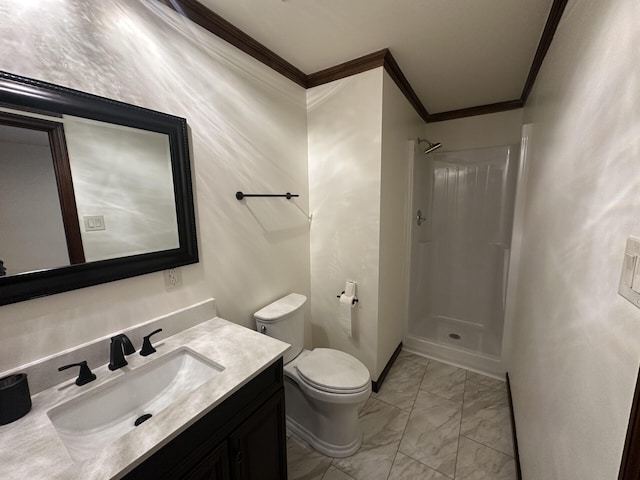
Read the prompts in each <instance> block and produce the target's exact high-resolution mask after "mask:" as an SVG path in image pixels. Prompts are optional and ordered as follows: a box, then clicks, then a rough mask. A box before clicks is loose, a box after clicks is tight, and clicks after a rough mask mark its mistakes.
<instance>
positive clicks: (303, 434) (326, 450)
mask: <svg viewBox="0 0 640 480" xmlns="http://www.w3.org/2000/svg"><path fill="white" fill-rule="evenodd" d="M287 428H288V429H289V430H291V431H292V432H293V433H295V434H296V435H297V436H298V437H300V438H301V439H303V440H304V441H305V442H307V443H308V444H309V445H311V447H312V448H313V449H314V450H316V451H318V452H320V453H322V454H323V455H326V456H327V457H334V458H344V457H350V456H351V455H353V454H354V453H356V452H357V451H358V449H359V448H360V445H362V434H361V435H359V436H358V438H356V439H355V440H354V441H353V442H352V443H351V444H349V445H340V446H337V445H331V444H329V443H327V442H325V441H323V440H321V439H320V438H318V437H316V436H315V435H314V434H313V433H311V432H310V431H309V430H307V429H306V428H304V427H303V426H302V425H300V424H299V423H297V422H296V421H295V420H294V419H292V418H290V417H287Z"/></svg>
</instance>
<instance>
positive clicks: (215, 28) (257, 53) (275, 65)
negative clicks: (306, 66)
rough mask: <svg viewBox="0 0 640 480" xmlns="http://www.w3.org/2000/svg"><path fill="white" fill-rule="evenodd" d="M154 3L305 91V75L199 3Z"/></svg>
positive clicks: (178, 0)
mask: <svg viewBox="0 0 640 480" xmlns="http://www.w3.org/2000/svg"><path fill="white" fill-rule="evenodd" d="M157 1H158V2H160V3H162V4H164V5H166V6H167V7H169V8H171V9H172V10H175V11H176V12H178V13H179V14H180V15H183V16H184V17H186V18H188V19H189V20H191V21H192V22H194V23H197V24H198V25H200V26H201V27H202V28H204V29H205V30H207V31H208V32H210V33H213V34H214V35H216V36H217V37H220V38H221V39H223V40H224V41H226V42H228V43H230V44H231V45H233V46H234V47H236V48H238V49H239V50H241V51H243V52H244V53H246V54H247V55H249V56H251V57H253V58H255V59H256V60H258V61H259V62H262V63H264V64H265V65H266V66H267V67H270V68H272V69H273V70H275V71H276V72H278V73H280V74H281V75H283V76H285V77H287V78H288V79H289V80H291V81H293V82H294V83H297V84H298V85H300V86H301V87H304V88H306V87H307V75H306V74H305V73H304V72H303V71H302V70H299V69H297V68H296V67H294V66H293V65H291V64H290V63H289V62H287V61H286V60H285V59H284V58H282V57H281V56H279V55H278V54H276V53H275V52H273V51H271V50H269V49H268V48H267V47H265V46H264V45H262V44H261V43H260V42H258V41H257V40H255V39H254V38H252V37H250V36H249V35H247V34H246V33H244V32H243V31H242V30H240V29H239V28H238V27H236V26H235V25H233V24H232V23H230V22H228V21H227V20H225V19H224V18H222V17H221V16H220V15H218V14H217V13H215V12H214V11H213V10H210V9H208V8H207V7H205V6H204V5H203V4H201V3H200V2H198V1H196V0H157Z"/></svg>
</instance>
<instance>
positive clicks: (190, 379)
mask: <svg viewBox="0 0 640 480" xmlns="http://www.w3.org/2000/svg"><path fill="white" fill-rule="evenodd" d="M222 370H224V367H222V366H220V365H218V364H217V363H214V362H212V361H210V360H208V359H206V358H204V357H203V356H201V355H199V354H197V353H196V352H194V351H193V350H190V349H188V348H181V349H178V350H175V351H173V352H171V353H168V354H166V355H164V356H162V357H159V358H157V359H155V360H153V361H151V362H149V363H146V364H145V365H142V366H140V367H138V368H136V369H135V370H132V371H130V372H126V373H125V374H124V375H121V376H119V377H117V378H114V379H113V380H111V381H109V382H107V383H105V384H104V385H100V386H99V387H97V388H95V389H94V390H91V391H89V392H87V393H84V394H82V395H78V396H77V397H75V398H73V399H71V400H69V401H67V402H65V403H63V404H61V405H58V406H56V407H54V408H52V409H51V410H49V411H48V412H47V415H48V416H49V419H50V420H51V423H53V426H54V427H55V429H56V431H57V432H58V435H59V436H60V439H61V440H62V442H63V443H64V445H65V447H66V448H67V450H68V451H69V454H70V455H71V458H72V459H73V460H74V461H82V460H85V459H87V458H89V457H91V456H93V455H94V454H95V453H96V452H97V451H98V450H100V449H101V448H102V447H104V446H106V445H108V444H111V443H113V441H114V440H115V439H117V438H120V437H121V436H123V435H124V434H126V433H127V432H129V431H131V430H133V429H134V428H136V425H135V422H136V420H138V419H139V418H140V417H141V416H143V415H146V414H151V415H152V416H153V415H156V414H157V413H159V412H160V411H161V410H163V409H165V408H167V407H168V406H170V405H171V404H172V403H174V402H175V401H176V400H178V399H180V398H182V397H183V396H185V395H187V394H189V393H190V392H192V391H193V390H195V389H196V388H198V387H199V386H200V385H202V384H204V383H205V382H207V381H209V380H211V379H212V378H213V377H215V376H216V375H217V374H218V373H220V372H221V371H222ZM147 421H149V422H153V418H149V419H148V420H147ZM140 425H141V424H140Z"/></svg>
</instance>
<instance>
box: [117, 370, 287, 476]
mask: <svg viewBox="0 0 640 480" xmlns="http://www.w3.org/2000/svg"><path fill="white" fill-rule="evenodd" d="M282 379H283V372H282V359H279V360H278V361H276V362H275V363H274V364H272V365H270V366H269V367H267V369H266V370H265V371H263V372H262V373H260V374H259V375H258V376H257V377H255V378H254V379H253V380H251V381H250V382H249V383H248V384H247V385H245V386H244V387H242V388H241V389H240V390H239V391H237V392H236V393H234V394H233V395H231V396H230V397H229V398H228V399H226V400H225V401H224V402H222V403H221V404H220V405H218V406H217V407H216V408H214V409H213V410H212V411H211V412H209V413H208V414H206V415H205V416H204V417H203V418H201V419H200V420H198V421H196V422H195V423H194V424H193V425H191V426H190V427H189V428H187V429H186V430H185V431H184V432H182V433H181V434H180V435H178V436H177V437H176V438H174V439H173V440H172V441H171V442H169V443H168V444H167V445H165V446H164V447H162V448H161V449H160V450H159V451H157V452H156V453H155V454H153V455H152V456H151V457H150V458H149V459H148V460H146V461H144V462H143V463H142V464H140V465H139V466H138V467H136V468H135V469H134V470H132V471H131V472H130V473H128V474H127V475H126V476H124V479H126V480H133V479H140V480H142V479H144V480H148V479H151V478H153V479H167V480H169V479H171V480H176V479H185V480H286V478H287V459H286V431H285V413H284V387H283V380H282Z"/></svg>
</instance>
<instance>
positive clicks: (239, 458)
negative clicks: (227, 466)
mask: <svg viewBox="0 0 640 480" xmlns="http://www.w3.org/2000/svg"><path fill="white" fill-rule="evenodd" d="M229 444H230V445H231V462H232V467H231V469H232V470H233V473H234V475H233V478H234V480H286V478H287V445H286V431H285V416H284V389H280V390H279V391H278V392H277V393H276V394H274V395H273V396H272V397H271V398H270V399H269V400H267V402H266V403H265V404H264V405H262V406H261V407H260V408H259V409H258V410H257V411H256V412H255V413H254V414H253V415H251V417H249V418H248V419H247V420H246V421H245V422H244V423H243V424H242V425H241V426H240V427H239V428H238V429H237V430H236V431H235V432H233V434H232V435H231V436H230V437H229Z"/></svg>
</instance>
